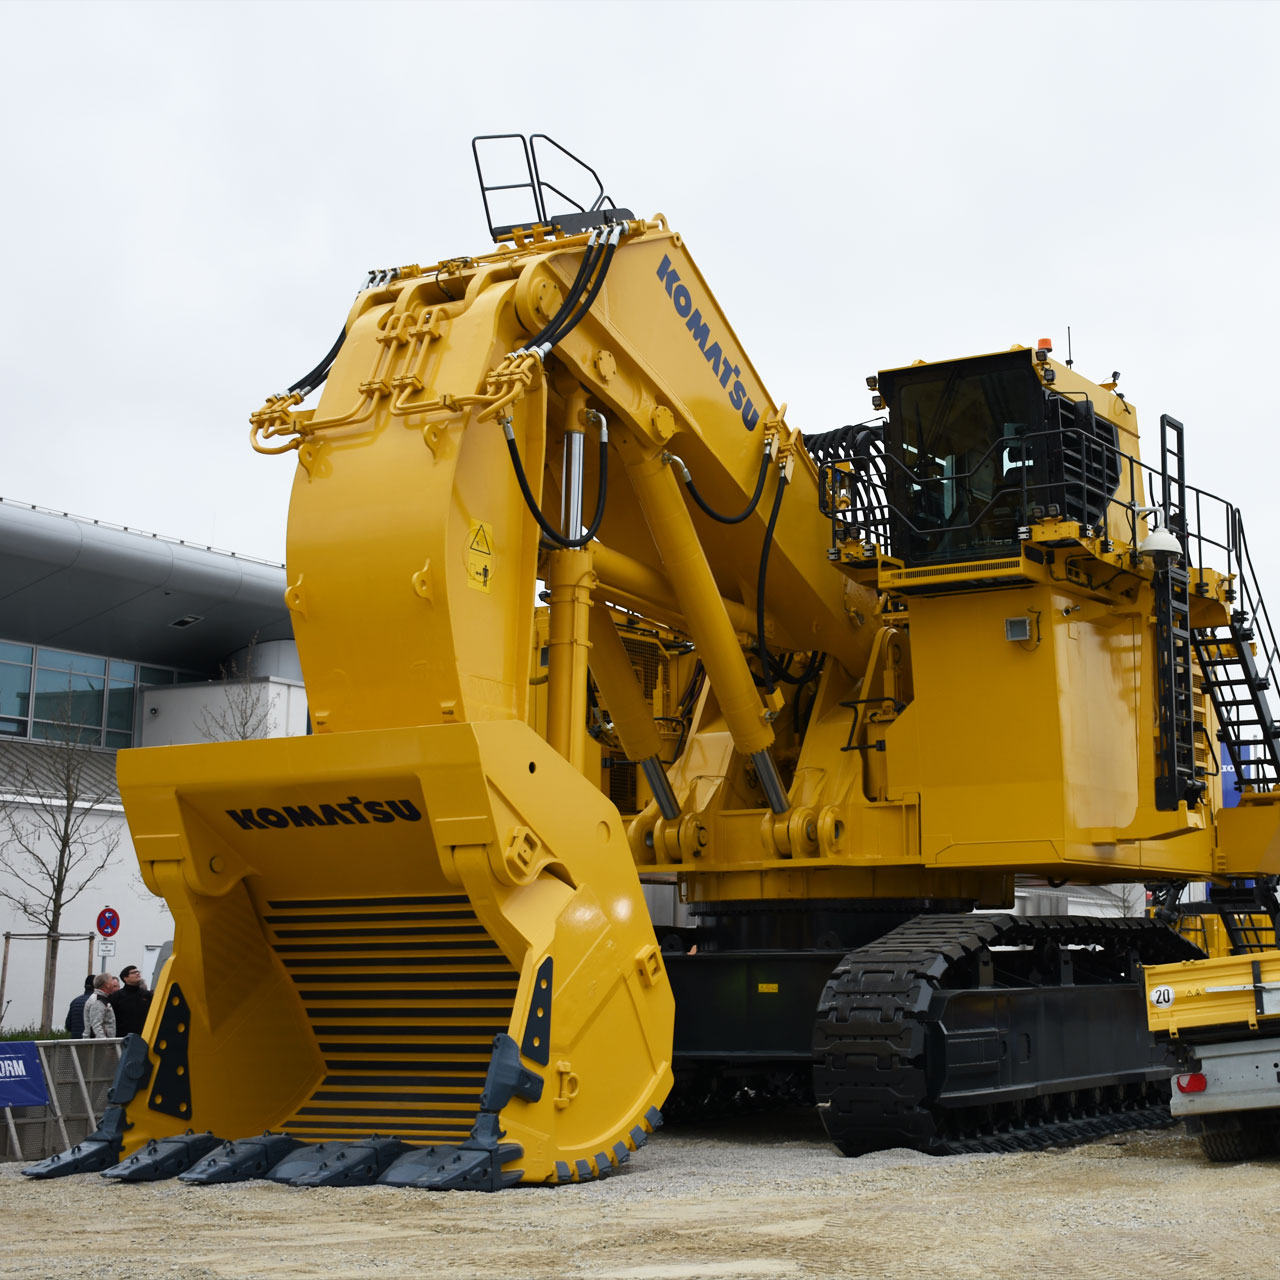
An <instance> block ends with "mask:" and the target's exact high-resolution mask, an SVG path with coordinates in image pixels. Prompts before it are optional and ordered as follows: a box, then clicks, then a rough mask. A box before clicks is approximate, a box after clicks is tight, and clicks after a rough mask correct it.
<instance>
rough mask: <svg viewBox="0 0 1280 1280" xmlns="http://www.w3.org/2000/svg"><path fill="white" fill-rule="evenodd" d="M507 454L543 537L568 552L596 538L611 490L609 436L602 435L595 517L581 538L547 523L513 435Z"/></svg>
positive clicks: (509, 437)
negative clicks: (570, 536)
mask: <svg viewBox="0 0 1280 1280" xmlns="http://www.w3.org/2000/svg"><path fill="white" fill-rule="evenodd" d="M507 452H508V453H509V454H510V455H511V465H512V466H514V467H515V469H516V481H517V482H518V483H519V485H520V492H521V493H522V494H523V495H524V502H525V506H527V507H528V508H529V514H530V515H532V516H533V518H534V519H535V520H536V521H537V522H538V528H539V529H541V530H542V534H543V536H544V537H545V538H546V539H547V540H548V541H549V542H552V543H554V544H555V545H556V546H557V547H564V548H565V549H566V550H570V551H573V550H577V549H578V548H579V547H585V546H586V545H587V543H588V542H590V541H591V539H592V538H594V537H595V536H596V533H597V532H598V531H599V529H600V521H601V520H603V519H604V504H605V495H606V493H607V492H608V488H609V438H608V436H606V435H604V434H602V435H601V438H600V489H599V492H598V493H597V494H596V511H595V515H594V516H592V517H591V524H590V526H589V527H588V529H587V531H586V533H584V534H583V535H582V536H581V537H580V538H566V537H565V536H564V534H562V533H560V532H559V531H558V530H556V529H553V528H552V527H551V526H550V525H549V524H548V523H547V521H546V518H545V517H544V516H543V514H542V512H541V510H539V508H538V504H537V502H535V501H534V497H533V492H532V490H531V489H530V488H529V479H528V477H527V476H526V475H525V473H524V464H523V463H522V462H521V461H520V450H519V449H517V448H516V441H515V437H514V436H512V435H509V436H507Z"/></svg>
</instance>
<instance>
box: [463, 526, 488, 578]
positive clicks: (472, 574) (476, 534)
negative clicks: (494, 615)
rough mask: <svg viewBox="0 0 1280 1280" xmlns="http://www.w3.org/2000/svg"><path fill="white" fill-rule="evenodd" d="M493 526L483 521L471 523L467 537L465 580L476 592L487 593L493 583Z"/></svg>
mask: <svg viewBox="0 0 1280 1280" xmlns="http://www.w3.org/2000/svg"><path fill="white" fill-rule="evenodd" d="M493 559H494V556H493V525H491V524H485V522H484V521H483V520H473V521H472V522H471V532H470V533H469V534H468V536H467V578H468V579H469V583H468V585H469V586H472V587H474V588H475V589H476V590H477V591H488V590H490V589H491V585H492V583H493Z"/></svg>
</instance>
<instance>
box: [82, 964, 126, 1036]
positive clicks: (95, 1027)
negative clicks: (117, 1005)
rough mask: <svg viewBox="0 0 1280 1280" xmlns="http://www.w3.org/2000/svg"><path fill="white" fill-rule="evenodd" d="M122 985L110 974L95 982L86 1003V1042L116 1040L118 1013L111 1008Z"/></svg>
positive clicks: (105, 974)
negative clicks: (112, 1000)
mask: <svg viewBox="0 0 1280 1280" xmlns="http://www.w3.org/2000/svg"><path fill="white" fill-rule="evenodd" d="M119 986H120V983H119V982H117V981H116V979H115V978H114V977H112V975H111V974H109V973H100V974H98V976H97V977H96V978H94V980H93V991H92V992H91V993H90V995H89V998H88V999H87V1000H86V1001H85V1002H84V1038H85V1039H86V1040H114V1039H115V1035H116V1011H115V1010H114V1009H113V1008H112V1007H111V997H112V995H114V994H115V992H116V991H117V990H118V989H119Z"/></svg>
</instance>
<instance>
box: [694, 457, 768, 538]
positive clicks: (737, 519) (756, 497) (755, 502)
mask: <svg viewBox="0 0 1280 1280" xmlns="http://www.w3.org/2000/svg"><path fill="white" fill-rule="evenodd" d="M768 473H769V450H768V448H766V449H765V451H764V457H763V458H761V459H760V474H759V475H758V476H757V477H756V491H755V493H753V494H752V495H751V501H750V502H748V503H747V505H746V508H745V510H743V511H740V512H738V514H737V515H736V516H725V515H721V514H720V512H718V511H717V510H716V509H715V508H714V507H712V506H711V505H710V504H709V503H707V502H706V501H705V500H704V499H703V497H702V494H700V493H699V492H698V490H697V487H696V486H695V485H694V483H693V477H692V476H691V475H690V474H689V471H688V468H687V467H686V468H685V474H684V483H685V487H686V488H687V489H688V490H689V493H690V494H691V495H692V497H693V500H694V502H696V503H697V504H698V506H700V507H701V508H702V509H703V511H705V512H706V513H707V515H709V516H710V517H711V518H712V519H713V520H718V521H719V522H720V523H721V524H741V523H742V522H743V521H744V520H745V519H746V518H747V517H748V516H749V515H750V514H751V513H752V512H753V511H754V510H755V509H756V507H757V506H759V504H760V495H761V494H762V493H763V492H764V478H765V476H766V475H768Z"/></svg>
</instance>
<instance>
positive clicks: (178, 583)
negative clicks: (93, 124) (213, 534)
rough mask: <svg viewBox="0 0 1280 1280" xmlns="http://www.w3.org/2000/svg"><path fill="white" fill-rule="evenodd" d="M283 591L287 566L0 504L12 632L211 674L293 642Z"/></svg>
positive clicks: (24, 638)
mask: <svg viewBox="0 0 1280 1280" xmlns="http://www.w3.org/2000/svg"><path fill="white" fill-rule="evenodd" d="M284 589H285V572H284V566H283V565H273V564H269V563H267V562H265V561H260V560H253V559H247V558H245V557H243V556H237V555H234V554H233V553H230V552H224V551H214V550H211V549H210V548H207V547H199V546H192V545H190V544H188V543H182V542H176V541H172V540H170V539H166V538H161V537H159V536H157V535H154V534H146V533H140V532H137V531H136V530H129V529H120V528H117V527H115V526H113V525H105V524H100V523H97V522H94V521H91V520H83V519H80V518H79V517H74V516H67V515H63V514H59V513H57V512H52V511H44V510H40V509H38V508H33V507H26V506H21V505H18V504H16V503H12V502H6V501H3V500H0V637H3V638H4V639H6V640H14V641H17V642H19V643H21V644H37V645H49V646H53V647H56V648H60V649H73V650H77V651H79V652H81V653H95V654H105V655H109V656H111V657H116V658H124V659H131V660H134V661H138V662H150V663H156V664H161V665H165V666H173V667H181V668H185V669H187V670H192V671H205V672H209V673H211V674H213V673H216V671H217V668H218V666H219V664H221V663H223V662H225V661H226V659H227V658H228V657H229V656H230V655H231V654H233V653H235V652H236V651H238V650H240V649H243V648H244V647H245V645H246V644H247V643H248V642H249V640H250V639H252V638H254V637H256V638H257V639H258V640H259V641H267V640H290V639H292V638H293V629H292V626H291V624H290V619H289V611H288V609H287V608H286V606H285V603H284ZM188 618H194V619H196V621H191V622H184V619H188Z"/></svg>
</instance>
